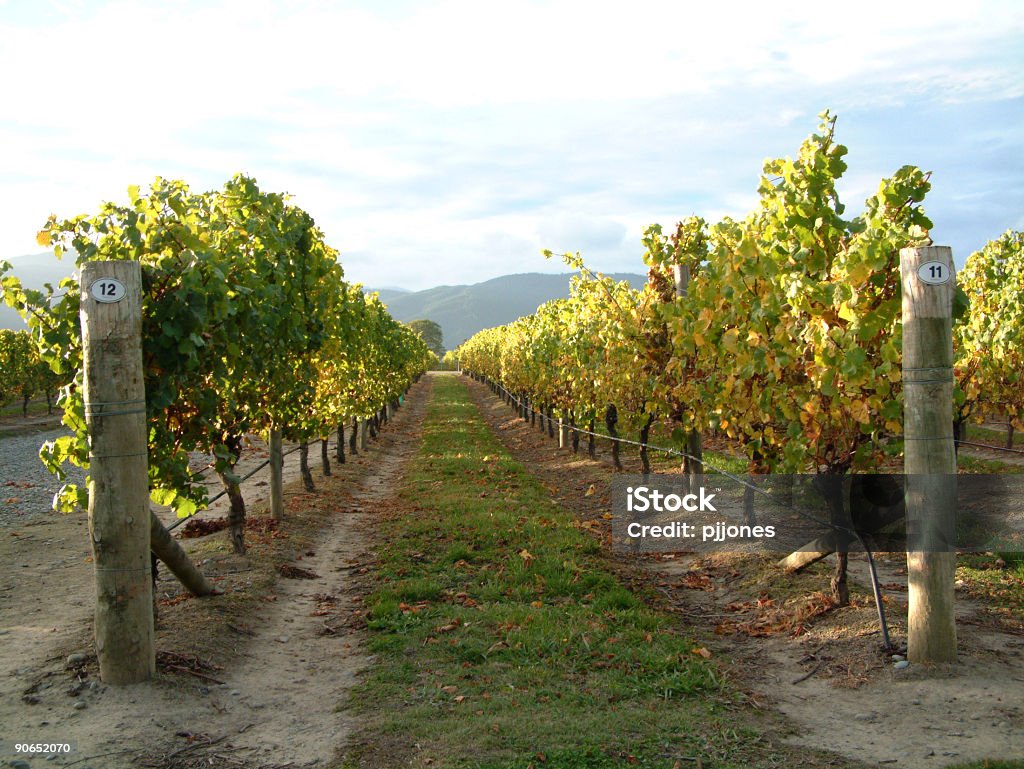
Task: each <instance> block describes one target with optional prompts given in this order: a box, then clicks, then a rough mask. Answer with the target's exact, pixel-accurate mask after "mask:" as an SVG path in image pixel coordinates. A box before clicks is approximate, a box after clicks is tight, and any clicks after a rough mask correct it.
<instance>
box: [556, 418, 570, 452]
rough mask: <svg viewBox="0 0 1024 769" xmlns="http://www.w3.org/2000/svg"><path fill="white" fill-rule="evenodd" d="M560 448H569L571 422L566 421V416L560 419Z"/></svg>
mask: <svg viewBox="0 0 1024 769" xmlns="http://www.w3.org/2000/svg"><path fill="white" fill-rule="evenodd" d="M558 448H560V449H567V448H569V423H568V422H566V421H565V418H564V417H561V418H559V420H558Z"/></svg>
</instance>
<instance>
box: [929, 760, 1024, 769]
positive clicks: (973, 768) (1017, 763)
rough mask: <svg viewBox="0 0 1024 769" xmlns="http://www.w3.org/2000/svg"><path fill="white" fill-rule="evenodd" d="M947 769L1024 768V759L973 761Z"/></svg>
mask: <svg viewBox="0 0 1024 769" xmlns="http://www.w3.org/2000/svg"><path fill="white" fill-rule="evenodd" d="M947 769H1024V760H1013V761H989V760H986V761H972V762H971V763H969V764H957V765H956V766H950V767H947Z"/></svg>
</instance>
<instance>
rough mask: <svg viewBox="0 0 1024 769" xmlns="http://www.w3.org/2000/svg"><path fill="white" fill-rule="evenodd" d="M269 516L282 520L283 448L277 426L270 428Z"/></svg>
mask: <svg viewBox="0 0 1024 769" xmlns="http://www.w3.org/2000/svg"><path fill="white" fill-rule="evenodd" d="M270 517H271V518H273V519H274V520H275V521H283V520H284V449H283V447H282V445H281V430H280V428H277V427H272V428H270Z"/></svg>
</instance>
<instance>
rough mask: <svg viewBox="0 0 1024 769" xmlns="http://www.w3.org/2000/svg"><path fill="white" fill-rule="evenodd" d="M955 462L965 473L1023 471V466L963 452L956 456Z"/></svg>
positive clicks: (1016, 472)
mask: <svg viewBox="0 0 1024 769" xmlns="http://www.w3.org/2000/svg"><path fill="white" fill-rule="evenodd" d="M956 464H957V467H958V468H959V469H960V471H961V472H965V473H1003V474H1008V475H1019V474H1020V473H1024V466H1021V465H1011V464H1008V463H1006V462H999V461H997V460H991V459H976V458H974V457H969V456H967V455H966V454H964V453H961V454H959V455H958V456H957V458H956Z"/></svg>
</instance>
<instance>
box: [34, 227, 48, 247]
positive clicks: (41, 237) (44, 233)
mask: <svg viewBox="0 0 1024 769" xmlns="http://www.w3.org/2000/svg"><path fill="white" fill-rule="evenodd" d="M36 243H38V244H39V245H41V246H44V247H45V246H48V245H50V231H49V230H40V231H39V232H38V233H36Z"/></svg>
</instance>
